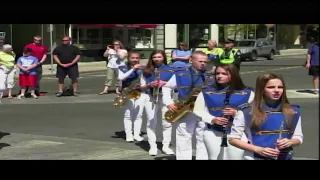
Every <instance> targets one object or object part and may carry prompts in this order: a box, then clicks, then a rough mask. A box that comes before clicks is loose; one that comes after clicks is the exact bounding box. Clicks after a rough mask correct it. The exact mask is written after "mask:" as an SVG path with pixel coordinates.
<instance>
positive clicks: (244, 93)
mask: <svg viewBox="0 0 320 180" xmlns="http://www.w3.org/2000/svg"><path fill="white" fill-rule="evenodd" d="M253 97H254V93H253V92H252V89H251V88H248V87H246V86H245V85H244V84H243V82H242V79H241V77H240V75H239V72H238V70H237V67H236V66H235V65H233V64H228V65H218V66H217V68H216V69H215V83H214V84H213V85H212V86H210V87H207V88H205V89H203V90H202V92H201V93H199V95H198V97H197V100H196V102H195V107H194V113H195V114H196V115H197V116H199V117H200V118H201V120H202V122H205V123H206V129H205V130H204V133H203V139H204V144H205V147H206V149H207V152H208V156H209V160H226V159H243V157H244V151H243V150H241V149H239V148H237V147H234V146H231V145H228V144H227V135H228V133H229V132H230V125H231V124H232V120H233V117H234V115H235V114H236V112H237V107H238V106H239V105H241V104H245V103H250V102H251V101H252V100H253ZM225 102H227V103H225ZM242 137H243V141H247V140H246V137H245V136H242ZM223 138H224V140H225V142H226V144H225V145H223V143H222V142H223V141H222V140H223ZM221 146H222V147H221ZM223 146H224V147H223Z"/></svg>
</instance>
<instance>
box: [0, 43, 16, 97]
mask: <svg viewBox="0 0 320 180" xmlns="http://www.w3.org/2000/svg"><path fill="white" fill-rule="evenodd" d="M14 63H15V55H14V53H13V49H12V46H11V45H10V44H4V45H3V46H2V50H1V51H0V93H1V95H3V92H4V91H5V90H6V89H7V82H8V75H9V74H10V73H11V71H13V70H14Z"/></svg>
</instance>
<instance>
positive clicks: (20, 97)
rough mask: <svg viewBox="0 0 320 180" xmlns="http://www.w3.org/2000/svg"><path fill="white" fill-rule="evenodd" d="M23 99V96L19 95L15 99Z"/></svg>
mask: <svg viewBox="0 0 320 180" xmlns="http://www.w3.org/2000/svg"><path fill="white" fill-rule="evenodd" d="M24 98H25V96H24V94H20V95H19V96H18V97H17V99H24Z"/></svg>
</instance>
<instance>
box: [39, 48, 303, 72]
mask: <svg viewBox="0 0 320 180" xmlns="http://www.w3.org/2000/svg"><path fill="white" fill-rule="evenodd" d="M300 55H307V54H305V53H299V54H284V55H275V57H288V56H300ZM102 71H104V69H100V70H85V71H81V72H80V73H95V72H102ZM50 76H51V77H55V76H56V73H55V71H54V73H53V74H44V75H42V77H50Z"/></svg>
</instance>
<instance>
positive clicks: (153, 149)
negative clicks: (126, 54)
mask: <svg viewBox="0 0 320 180" xmlns="http://www.w3.org/2000/svg"><path fill="white" fill-rule="evenodd" d="M157 154H158V148H157V146H152V147H151V148H150V149H149V155H150V156H156V155H157Z"/></svg>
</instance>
